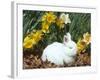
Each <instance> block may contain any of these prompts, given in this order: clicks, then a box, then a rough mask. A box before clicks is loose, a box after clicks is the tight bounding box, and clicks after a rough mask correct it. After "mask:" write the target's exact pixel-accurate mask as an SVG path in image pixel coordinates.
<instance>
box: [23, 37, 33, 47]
mask: <svg viewBox="0 0 100 80" xmlns="http://www.w3.org/2000/svg"><path fill="white" fill-rule="evenodd" d="M32 45H33V40H32V39H31V38H30V37H29V36H27V37H26V38H25V39H24V43H23V47H24V48H32Z"/></svg>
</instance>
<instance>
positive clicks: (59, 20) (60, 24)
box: [56, 18, 64, 29]
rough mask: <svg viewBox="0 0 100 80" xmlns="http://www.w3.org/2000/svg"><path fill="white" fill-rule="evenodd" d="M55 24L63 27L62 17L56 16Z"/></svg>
mask: <svg viewBox="0 0 100 80" xmlns="http://www.w3.org/2000/svg"><path fill="white" fill-rule="evenodd" d="M56 24H57V26H58V27H59V28H60V29H61V28H64V21H63V20H62V19H60V18H58V19H57V20H56Z"/></svg>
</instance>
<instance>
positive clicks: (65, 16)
mask: <svg viewBox="0 0 100 80" xmlns="http://www.w3.org/2000/svg"><path fill="white" fill-rule="evenodd" d="M60 19H62V20H63V21H64V23H65V24H68V23H71V20H70V18H69V14H65V13H62V14H61V15H60Z"/></svg>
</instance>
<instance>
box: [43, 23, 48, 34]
mask: <svg viewBox="0 0 100 80" xmlns="http://www.w3.org/2000/svg"><path fill="white" fill-rule="evenodd" d="M42 31H43V32H44V33H47V32H49V25H48V24H47V23H45V22H43V23H42Z"/></svg>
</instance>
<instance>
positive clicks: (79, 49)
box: [77, 39, 86, 53]
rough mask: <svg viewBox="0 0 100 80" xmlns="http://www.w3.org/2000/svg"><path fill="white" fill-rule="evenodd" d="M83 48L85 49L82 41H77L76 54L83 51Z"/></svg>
mask: <svg viewBox="0 0 100 80" xmlns="http://www.w3.org/2000/svg"><path fill="white" fill-rule="evenodd" d="M85 47H86V43H85V42H84V41H83V40H81V39H79V40H78V42H77V48H78V53H80V52H81V51H83V50H84V49H85Z"/></svg>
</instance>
